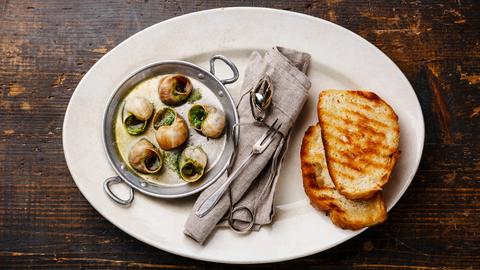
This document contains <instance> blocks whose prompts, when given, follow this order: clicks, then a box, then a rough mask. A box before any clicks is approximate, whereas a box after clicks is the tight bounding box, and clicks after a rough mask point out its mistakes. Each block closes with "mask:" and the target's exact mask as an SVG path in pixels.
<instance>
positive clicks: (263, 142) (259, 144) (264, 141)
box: [195, 119, 282, 217]
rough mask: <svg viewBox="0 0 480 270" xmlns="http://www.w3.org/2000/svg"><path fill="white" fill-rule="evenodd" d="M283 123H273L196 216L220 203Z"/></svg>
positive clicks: (203, 214)
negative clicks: (233, 183)
mask: <svg viewBox="0 0 480 270" xmlns="http://www.w3.org/2000/svg"><path fill="white" fill-rule="evenodd" d="M281 126H282V124H281V123H278V119H277V120H275V122H273V124H272V125H271V126H270V127H269V129H268V130H267V131H266V132H265V133H264V134H263V136H262V137H261V138H260V139H259V140H258V141H257V142H256V143H255V144H254V145H253V147H252V151H251V152H250V154H249V155H248V157H247V158H246V159H245V160H244V161H243V162H242V163H241V164H240V166H239V167H238V168H237V169H236V170H235V171H234V172H233V173H232V174H231V175H230V176H229V177H228V179H227V181H225V183H223V184H222V185H221V186H220V187H219V188H218V189H217V190H216V191H215V192H214V193H212V194H211V195H210V196H209V197H208V198H207V199H206V200H205V201H204V202H203V203H202V204H201V205H200V207H199V208H198V210H197V211H196V212H195V214H196V215H197V216H198V217H203V216H205V215H206V214H207V213H209V212H210V210H212V209H213V207H214V206H215V205H216V204H217V203H218V201H220V199H221V198H222V196H223V194H224V193H225V191H227V189H228V187H229V186H230V184H231V183H232V182H233V181H234V180H235V179H236V178H237V176H238V175H239V174H240V173H241V172H242V171H243V169H244V168H245V167H246V166H247V165H248V164H249V163H250V162H251V161H252V160H253V157H254V156H256V155H259V154H261V153H263V152H264V151H265V149H267V147H268V146H269V145H270V144H271V143H272V141H273V138H274V137H275V135H276V134H277V133H278V131H279V129H280V127H281Z"/></svg>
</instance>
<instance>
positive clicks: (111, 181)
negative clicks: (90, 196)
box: [103, 176, 134, 206]
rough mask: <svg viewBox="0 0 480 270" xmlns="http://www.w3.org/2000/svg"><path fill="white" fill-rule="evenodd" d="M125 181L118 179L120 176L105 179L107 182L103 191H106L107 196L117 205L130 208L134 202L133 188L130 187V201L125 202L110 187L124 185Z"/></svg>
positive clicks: (104, 183)
mask: <svg viewBox="0 0 480 270" xmlns="http://www.w3.org/2000/svg"><path fill="white" fill-rule="evenodd" d="M122 182H123V180H122V179H121V178H120V177H118V176H113V177H109V178H107V179H105V181H104V182H103V190H105V192H106V193H107V195H108V196H109V197H110V198H111V199H112V200H114V201H115V202H116V203H118V204H121V205H123V206H129V205H130V204H131V203H132V201H133V197H134V196H133V194H134V193H133V188H132V187H131V186H128V188H129V194H128V199H126V200H124V199H121V198H120V197H118V196H117V195H115V194H114V193H113V192H112V190H111V189H110V186H111V185H112V184H119V183H122Z"/></svg>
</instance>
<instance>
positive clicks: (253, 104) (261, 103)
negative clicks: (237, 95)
mask: <svg viewBox="0 0 480 270" xmlns="http://www.w3.org/2000/svg"><path fill="white" fill-rule="evenodd" d="M272 97H273V82H272V79H271V78H270V76H268V74H265V76H263V78H262V79H261V80H260V81H259V82H258V83H257V85H256V86H255V87H254V88H253V89H252V90H250V109H251V110H252V115H253V118H254V119H255V120H257V121H258V122H263V120H265V118H266V116H267V109H268V107H270V104H271V102H272Z"/></svg>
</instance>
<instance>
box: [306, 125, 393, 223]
mask: <svg viewBox="0 0 480 270" xmlns="http://www.w3.org/2000/svg"><path fill="white" fill-rule="evenodd" d="M300 158H301V169H302V176H303V187H304V190H305V193H306V194H307V196H308V198H309V199H310V203H311V204H312V206H313V207H315V208H316V209H318V210H320V211H323V212H326V213H327V214H328V215H329V217H330V219H331V220H332V222H333V223H334V224H335V225H337V226H339V227H341V228H344V229H351V230H357V229H361V228H364V227H368V226H372V225H376V224H379V223H382V222H384V221H385V219H386V218H387V211H386V209H385V204H384V201H383V199H382V197H381V194H380V193H377V194H375V195H374V196H373V197H372V198H370V199H367V200H358V201H354V200H350V199H347V198H346V197H345V196H343V195H342V194H340V193H339V192H338V191H337V189H336V188H335V185H334V183H333V182H332V179H331V177H330V175H329V173H328V169H327V165H326V157H325V151H324V147H323V142H322V138H321V127H320V125H319V124H317V125H315V126H311V127H309V128H308V129H307V131H306V132H305V135H304V137H303V141H302V146H301V149H300Z"/></svg>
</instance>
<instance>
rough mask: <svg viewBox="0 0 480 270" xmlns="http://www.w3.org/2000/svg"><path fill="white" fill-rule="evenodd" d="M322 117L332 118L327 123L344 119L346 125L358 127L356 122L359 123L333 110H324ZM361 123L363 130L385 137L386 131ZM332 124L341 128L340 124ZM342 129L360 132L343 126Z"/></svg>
mask: <svg viewBox="0 0 480 270" xmlns="http://www.w3.org/2000/svg"><path fill="white" fill-rule="evenodd" d="M321 117H322V118H323V117H327V118H330V121H324V122H325V123H327V122H333V123H335V121H342V122H343V123H344V124H345V125H346V126H349V127H354V128H356V124H358V121H353V120H350V119H348V118H344V117H341V116H340V115H337V114H333V113H331V112H323V113H322V116H321ZM359 124H360V127H361V130H362V131H367V132H369V134H372V135H376V136H378V137H381V138H382V139H384V138H385V133H383V132H380V131H377V130H376V129H375V127H371V126H370V125H368V124H366V123H365V122H363V123H359ZM331 126H335V127H337V128H341V127H340V126H338V125H331ZM342 129H343V130H346V132H349V133H355V134H359V132H358V131H353V132H350V131H349V130H348V129H345V128H342Z"/></svg>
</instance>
